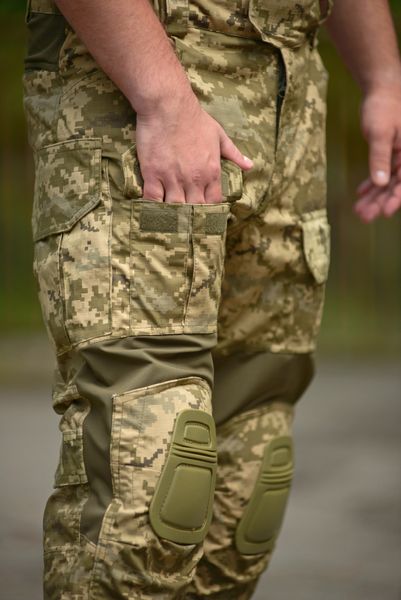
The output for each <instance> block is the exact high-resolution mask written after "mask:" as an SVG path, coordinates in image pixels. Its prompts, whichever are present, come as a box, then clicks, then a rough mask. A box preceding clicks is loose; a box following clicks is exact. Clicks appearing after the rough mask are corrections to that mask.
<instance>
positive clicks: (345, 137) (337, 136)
mask: <svg viewBox="0 0 401 600" xmlns="http://www.w3.org/2000/svg"><path fill="white" fill-rule="evenodd" d="M392 4H393V12H394V17H395V20H396V23H397V28H398V32H399V34H401V5H400V2H399V0H394V2H393V3H392ZM24 5H25V0H1V4H0V27H1V34H2V44H1V65H2V82H3V84H2V89H1V94H0V103H1V105H0V201H1V208H0V219H1V221H0V256H1V283H0V329H1V332H2V333H3V334H14V333H16V334H19V333H26V332H35V331H40V330H42V321H41V315H40V309H39V305H38V301H37V298H36V290H35V285H34V281H33V277H32V270H31V263H32V243H31V230H30V214H31V202H32V186H33V174H32V158H31V154H30V150H29V147H28V145H27V140H26V131H25V123H24V116H23V111H22V89H21V76H22V68H23V57H24V50H25V30H24V22H23V13H24ZM372 43H374V42H372ZM321 52H322V56H323V60H324V62H325V64H326V66H327V68H328V70H329V72H330V77H331V81H330V86H329V120H328V157H329V173H328V182H329V215H330V221H331V224H332V227H333V238H332V266H331V273H330V281H329V285H328V294H327V303H326V310H325V316H324V321H323V328H322V333H321V337H320V349H321V351H322V352H324V353H330V354H332V353H335V354H337V353H340V354H342V355H343V354H353V353H358V354H360V355H361V354H362V355H363V354H371V353H380V354H381V355H384V356H385V355H395V354H397V355H398V354H400V353H401V335H400V332H401V226H400V225H401V217H400V215H397V216H396V217H395V218H393V219H392V220H389V221H385V220H381V221H380V222H377V223H374V224H371V225H364V224H361V223H360V222H359V221H358V220H357V219H356V217H355V216H354V214H353V211H352V205H353V202H354V200H355V188H356V186H357V184H358V183H359V181H360V180H361V179H363V178H364V177H365V176H366V174H367V148H366V144H365V142H364V141H363V139H362V136H361V133H360V128H359V101H360V95H359V92H358V89H357V87H356V85H355V84H354V83H353V81H352V80H351V77H350V76H349V74H348V73H347V71H346V70H345V68H344V66H343V65H342V63H341V62H340V60H339V58H338V56H337V55H336V52H335V50H334V49H333V47H332V46H331V44H330V42H329V40H328V39H327V37H326V36H325V34H324V32H323V35H322V36H321Z"/></svg>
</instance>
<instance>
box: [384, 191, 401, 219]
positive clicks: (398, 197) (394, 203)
mask: <svg viewBox="0 0 401 600" xmlns="http://www.w3.org/2000/svg"><path fill="white" fill-rule="evenodd" d="M400 208H401V183H397V184H396V185H395V186H394V188H393V191H392V193H391V194H389V196H388V198H387V200H386V204H385V206H384V208H383V215H384V216H385V217H392V216H393V214H394V213H396V212H397V210H399V209H400Z"/></svg>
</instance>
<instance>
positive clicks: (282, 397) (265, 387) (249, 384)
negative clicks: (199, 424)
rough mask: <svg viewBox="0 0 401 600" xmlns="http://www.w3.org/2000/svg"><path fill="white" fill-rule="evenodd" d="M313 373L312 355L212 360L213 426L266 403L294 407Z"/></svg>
mask: <svg viewBox="0 0 401 600" xmlns="http://www.w3.org/2000/svg"><path fill="white" fill-rule="evenodd" d="M313 374H314V361H313V355H312V354H273V353H271V352H258V353H256V354H243V353H238V354H233V355H231V356H215V357H214V390H213V399H212V403H213V416H214V419H215V422H216V425H220V424H221V423H223V422H225V421H227V419H229V418H231V417H233V416H235V415H236V414H239V413H241V412H243V411H245V410H250V409H252V408H255V407H257V406H260V405H262V404H264V403H267V402H285V403H289V404H294V403H295V402H296V401H297V400H298V399H299V398H300V397H301V396H302V394H303V393H304V391H305V390H306V388H307V387H308V385H309V383H310V382H311V380H312V378H313Z"/></svg>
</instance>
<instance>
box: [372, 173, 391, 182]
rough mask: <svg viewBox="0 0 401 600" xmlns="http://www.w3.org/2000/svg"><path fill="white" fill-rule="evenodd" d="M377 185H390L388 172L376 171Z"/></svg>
mask: <svg viewBox="0 0 401 600" xmlns="http://www.w3.org/2000/svg"><path fill="white" fill-rule="evenodd" d="M375 175H376V180H377V183H388V174H387V173H386V171H376V173H375Z"/></svg>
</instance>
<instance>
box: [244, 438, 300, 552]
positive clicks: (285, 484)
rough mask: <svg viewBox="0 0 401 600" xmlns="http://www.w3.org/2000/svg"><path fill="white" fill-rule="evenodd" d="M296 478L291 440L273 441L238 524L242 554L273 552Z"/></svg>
mask: <svg viewBox="0 0 401 600" xmlns="http://www.w3.org/2000/svg"><path fill="white" fill-rule="evenodd" d="M292 475H293V447H292V440H291V438H290V437H289V436H280V437H277V438H274V439H273V440H271V441H270V442H269V443H268V444H267V446H266V448H265V452H264V455H263V460H262V464H261V467H260V470H259V474H258V478H257V481H256V484H255V488H254V490H253V492H252V495H251V497H250V499H249V502H248V504H247V506H246V509H245V512H244V514H243V517H242V519H241V521H240V522H239V524H238V527H237V530H236V535H235V544H236V547H237V549H238V551H239V552H240V553H241V554H259V553H266V552H270V551H271V550H272V549H273V547H274V544H275V541H276V539H277V536H278V533H279V531H280V528H281V525H282V522H283V518H284V513H285V508H286V505H287V500H288V495H289V491H290V487H291V481H292Z"/></svg>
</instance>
